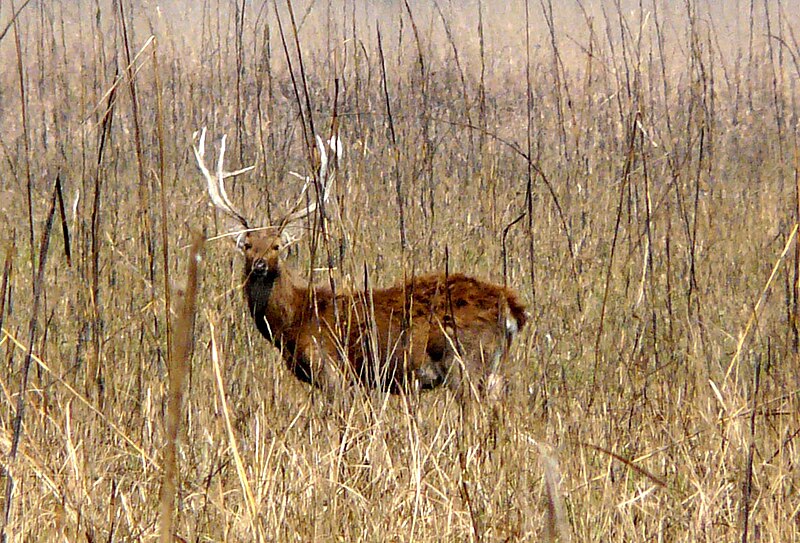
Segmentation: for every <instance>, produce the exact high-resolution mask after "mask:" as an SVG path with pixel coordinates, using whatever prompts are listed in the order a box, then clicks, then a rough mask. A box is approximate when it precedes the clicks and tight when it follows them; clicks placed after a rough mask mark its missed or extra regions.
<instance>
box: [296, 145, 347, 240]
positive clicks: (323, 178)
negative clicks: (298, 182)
mask: <svg viewBox="0 0 800 543" xmlns="http://www.w3.org/2000/svg"><path fill="white" fill-rule="evenodd" d="M315 138H316V141H317V149H318V150H319V174H318V175H319V184H320V186H321V187H322V197H321V198H320V199H319V201H321V202H322V203H325V202H327V201H328V197H329V196H330V192H331V187H332V186H333V182H332V179H330V174H331V172H330V169H329V165H330V161H329V160H328V152H327V150H326V149H325V147H326V145H325V142H324V141H323V139H322V138H320V137H319V136H315ZM328 144H329V145H330V147H331V150H332V151H333V154H334V157H335V161H334V163H335V162H337V161H338V159H339V158H340V157H341V155H342V144H341V142H340V141H339V139H338V138H337V137H336V136H334V137H332V138H331V140H330V142H328ZM298 177H300V176H298ZM305 181H306V182H305V185H303V190H302V191H301V192H300V197H299V198H298V200H297V203H296V204H295V205H294V207H293V209H294V211H292V212H291V213H289V214H288V215H287V216H286V218H285V219H284V224H288V223H290V222H294V221H298V220H300V219H304V218H305V217H307V216H309V215H310V214H312V213H314V212H315V211H316V210H317V202H311V203H310V204H309V205H308V206H306V207H305V209H300V210H298V209H297V208H298V206H300V204H301V202H302V201H303V199H304V196H305V194H306V191H307V190H308V186H309V184H310V183H311V178H310V177H308V176H306V177H305Z"/></svg>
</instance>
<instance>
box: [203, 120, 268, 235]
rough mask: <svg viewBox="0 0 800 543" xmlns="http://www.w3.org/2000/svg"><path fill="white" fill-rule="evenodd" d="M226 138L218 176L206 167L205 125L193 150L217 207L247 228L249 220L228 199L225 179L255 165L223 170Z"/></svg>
mask: <svg viewBox="0 0 800 543" xmlns="http://www.w3.org/2000/svg"><path fill="white" fill-rule="evenodd" d="M194 135H195V137H196V136H197V132H195V133H194ZM225 140H226V136H222V142H221V143H220V146H219V157H218V158H217V169H216V172H215V173H216V176H215V175H212V174H211V172H210V171H209V170H208V168H207V167H206V163H205V161H204V160H203V158H204V156H205V152H206V128H205V127H203V129H202V130H201V131H200V143H199V145H197V146H195V145H194V144H192V150H193V151H194V157H195V158H196V159H197V166H198V167H199V168H200V171H201V172H202V173H203V177H205V178H206V183H208V195H209V196H210V197H211V202H212V203H213V204H214V206H215V207H216V208H217V209H219V210H220V211H222V212H223V213H225V214H227V215H229V216H230V217H232V218H234V219H236V220H237V221H239V222H240V223H241V224H242V226H244V227H245V228H249V226H248V225H247V220H246V219H245V218H244V216H243V215H242V214H241V213H239V212H238V211H236V209H235V208H234V207H233V204H231V201H230V200H229V199H228V193H227V192H225V179H227V178H229V177H234V176H237V175H241V174H243V173H246V172H249V171H250V170H252V169H254V168H255V166H248V167H247V168H242V169H241V170H236V171H234V172H226V171H223V170H222V164H223V161H224V159H225Z"/></svg>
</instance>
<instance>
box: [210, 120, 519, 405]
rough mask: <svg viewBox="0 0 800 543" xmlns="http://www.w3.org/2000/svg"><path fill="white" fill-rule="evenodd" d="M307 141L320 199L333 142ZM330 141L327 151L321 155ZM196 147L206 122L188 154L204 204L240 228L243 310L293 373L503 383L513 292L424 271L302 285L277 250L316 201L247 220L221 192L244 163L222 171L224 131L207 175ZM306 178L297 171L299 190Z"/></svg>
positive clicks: (493, 387) (462, 386) (403, 381)
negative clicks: (399, 279)
mask: <svg viewBox="0 0 800 543" xmlns="http://www.w3.org/2000/svg"><path fill="white" fill-rule="evenodd" d="M316 142H317V149H318V151H319V163H320V165H319V173H318V181H319V185H317V186H318V187H320V188H321V194H319V196H318V199H319V200H320V201H321V202H324V201H325V200H326V199H327V197H328V194H329V193H330V188H331V185H332V177H333V176H332V173H331V172H332V171H333V170H335V167H336V159H337V158H338V155H339V152H340V144H339V141H338V140H337V139H331V141H330V142H323V141H322V139H321V138H319V137H316ZM331 150H332V151H333V154H334V157H333V160H329V159H328V152H329V151H331ZM204 152H205V129H203V131H202V132H201V135H200V141H199V144H198V145H197V146H194V153H195V158H196V159H197V164H198V166H199V168H200V171H201V172H202V173H203V176H204V177H205V179H206V182H207V183H208V193H209V195H210V197H211V201H212V202H213V204H214V205H215V206H216V208H217V209H219V210H220V211H221V212H223V213H224V214H226V215H228V216H229V217H231V218H232V219H234V220H235V221H237V222H238V223H239V224H240V225H241V226H242V227H243V230H241V232H240V233H239V234H238V237H237V238H236V246H237V248H238V249H239V250H240V251H241V252H242V254H243V255H244V295H245V299H246V300H247V307H248V310H249V312H250V315H251V316H252V317H253V319H254V320H255V324H256V327H257V328H258V331H259V332H261V334H262V335H263V336H264V337H265V338H267V339H268V340H270V341H271V342H272V343H273V344H274V345H275V347H277V348H278V349H279V350H280V351H281V353H282V355H283V358H284V360H285V361H286V364H287V366H288V367H289V369H290V370H291V371H292V373H294V375H295V376H296V377H297V378H298V379H300V380H301V381H305V382H307V383H311V384H312V385H314V386H316V387H319V388H321V389H323V390H324V391H326V393H327V394H328V395H329V396H330V395H333V394H335V393H336V392H337V391H339V390H341V389H342V388H343V387H344V386H346V385H349V384H353V383H361V384H363V385H365V386H367V387H377V388H380V389H383V390H390V391H391V392H399V391H401V390H404V391H408V390H410V389H414V388H417V387H418V388H421V389H431V388H435V387H437V386H439V385H442V384H446V385H448V386H449V387H451V388H452V390H453V391H454V392H455V393H456V395H457V397H459V398H460V399H464V398H465V397H466V396H467V395H472V391H482V393H483V394H485V395H486V397H496V396H497V393H498V392H499V391H501V390H502V385H503V379H502V377H500V375H499V374H498V370H499V367H500V366H501V364H502V363H503V362H504V360H505V359H506V358H507V355H508V350H509V347H510V345H511V341H512V340H513V338H514V336H516V335H517V333H518V332H519V330H520V329H521V328H522V327H523V326H524V325H525V322H526V320H527V315H526V312H525V307H524V306H523V304H522V303H521V302H520V300H519V298H518V297H517V295H516V294H515V293H514V292H512V291H511V290H509V289H507V288H505V287H502V286H499V285H495V284H492V283H487V282H484V281H480V280H478V279H474V278H472V277H468V276H465V275H462V274H452V275H444V274H431V275H424V276H420V277H414V278H412V279H411V280H409V281H407V282H405V283H404V284H400V285H397V286H393V287H391V288H387V289H382V290H377V289H375V290H371V289H367V290H365V291H363V292H358V293H349V294H341V293H340V294H334V292H333V291H332V290H331V288H330V287H327V286H314V287H309V282H308V281H307V280H305V279H300V278H298V277H297V276H296V275H295V272H294V271H293V270H291V269H290V268H289V267H288V266H287V265H286V264H285V263H284V261H283V259H282V256H281V252H282V250H284V249H285V248H286V247H287V245H288V244H289V240H291V239H292V238H293V237H294V236H295V235H296V234H297V233H298V232H302V225H301V224H299V223H300V222H301V221H302V220H303V219H304V218H306V217H308V216H309V215H310V214H311V213H313V212H314V211H315V210H316V209H317V205H316V203H311V204H310V205H307V206H306V207H305V208H303V209H298V207H299V206H300V204H299V203H298V205H296V206H295V208H294V209H293V210H292V211H290V212H289V213H288V214H287V215H286V216H285V217H284V218H283V220H281V221H280V222H279V223H277V225H272V226H268V227H266V228H259V229H251V227H250V225H249V224H248V221H247V220H246V219H245V218H244V216H243V215H242V214H241V213H240V212H239V211H237V210H236V209H234V207H233V205H232V204H231V202H230V200H229V199H228V196H227V194H226V192H225V185H224V181H225V179H226V178H227V177H231V176H234V175H238V174H240V173H243V172H245V171H249V170H250V169H252V167H251V168H245V169H244V170H238V171H235V172H230V173H228V172H225V171H224V170H223V158H224V154H225V137H224V136H223V138H222V142H221V145H220V150H219V156H218V158H217V167H216V171H215V172H214V173H213V174H212V173H211V172H210V171H209V169H208V168H207V167H206V165H205V162H204ZM310 182H311V179H310V178H306V186H305V188H304V189H303V192H304V193H305V191H306V190H307V189H308V185H309V183H310ZM300 201H305V199H304V198H302V197H301V198H300V199H299V200H298V202H300ZM473 385H475V386H474V387H473Z"/></svg>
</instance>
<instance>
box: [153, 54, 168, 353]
mask: <svg viewBox="0 0 800 543" xmlns="http://www.w3.org/2000/svg"><path fill="white" fill-rule="evenodd" d="M158 45H159V44H158V42H156V43H155V44H154V45H153V81H154V86H155V89H154V90H155V94H156V133H157V136H158V181H159V194H160V196H161V245H162V251H161V254H162V257H163V265H164V317H165V318H164V327H165V329H166V335H167V367H170V360H169V358H170V356H172V323H171V320H170V318H169V315H170V308H171V306H172V299H171V297H172V292H171V290H172V289H171V288H170V281H169V236H168V233H167V232H168V229H167V225H168V222H169V221H168V220H167V196H166V188H165V186H164V185H165V183H166V177H165V176H166V167H165V160H166V159H165V157H164V104H163V103H162V100H161V76H160V74H159V68H158Z"/></svg>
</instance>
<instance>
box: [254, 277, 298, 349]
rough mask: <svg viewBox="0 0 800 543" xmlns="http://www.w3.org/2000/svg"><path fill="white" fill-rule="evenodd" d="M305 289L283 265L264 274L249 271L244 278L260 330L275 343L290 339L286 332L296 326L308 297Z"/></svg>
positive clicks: (289, 331)
mask: <svg viewBox="0 0 800 543" xmlns="http://www.w3.org/2000/svg"><path fill="white" fill-rule="evenodd" d="M305 291H306V289H304V288H303V287H301V286H300V284H299V282H298V281H297V280H296V279H295V278H294V277H293V276H292V274H291V272H289V270H286V269H284V268H283V267H279V268H278V269H276V270H271V271H269V272H267V273H266V274H263V275H256V274H250V275H249V276H248V277H247V279H246V282H245V296H246V298H247V305H248V307H249V309H250V315H252V317H253V318H254V319H255V321H256V326H257V327H258V330H259V331H260V332H261V334H262V335H264V336H265V337H266V338H267V339H269V340H270V341H272V342H273V343H278V342H281V341H282V340H284V339H288V338H284V336H285V335H286V334H287V333H289V334H291V330H292V329H293V328H296V327H297V325H298V323H299V319H300V318H301V314H302V312H303V309H304V307H303V304H305V301H306V300H307V299H308V296H307V293H306V292H305Z"/></svg>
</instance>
